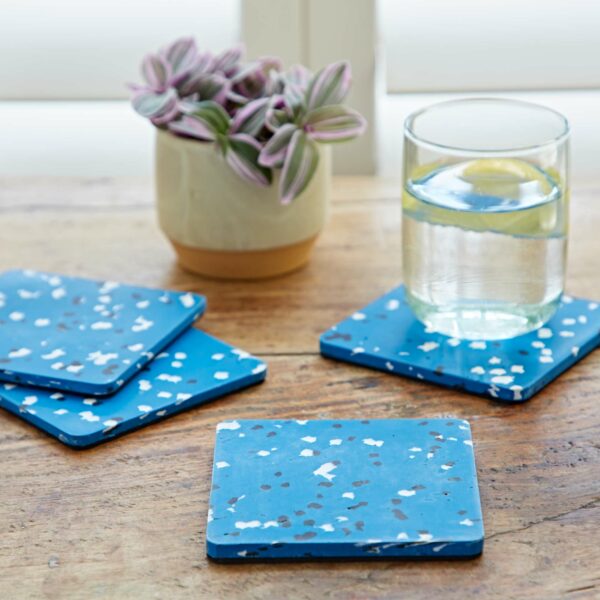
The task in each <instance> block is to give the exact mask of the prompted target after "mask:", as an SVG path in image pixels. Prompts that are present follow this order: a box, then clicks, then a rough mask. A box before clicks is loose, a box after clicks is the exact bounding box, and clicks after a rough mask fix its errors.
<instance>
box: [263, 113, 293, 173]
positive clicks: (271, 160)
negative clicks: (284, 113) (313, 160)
mask: <svg viewBox="0 0 600 600" xmlns="http://www.w3.org/2000/svg"><path fill="white" fill-rule="evenodd" d="M296 131H298V127H297V126H296V125H294V124H293V123H287V124H285V125H282V126H281V127H280V128H279V129H278V130H277V131H276V132H275V134H274V135H273V137H272V138H271V139H270V140H269V141H268V142H267V143H266V144H265V145H264V147H263V149H262V150H261V152H260V155H259V157H258V162H259V164H261V165H263V166H265V167H271V168H276V169H278V168H281V167H282V166H283V161H284V160H285V155H286V153H287V149H288V146H289V145H290V141H291V139H292V136H293V135H294V133H295V132H296Z"/></svg>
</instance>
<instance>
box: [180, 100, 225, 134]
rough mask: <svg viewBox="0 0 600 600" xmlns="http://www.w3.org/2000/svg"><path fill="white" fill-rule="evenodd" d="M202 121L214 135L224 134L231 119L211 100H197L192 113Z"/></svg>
mask: <svg viewBox="0 0 600 600" xmlns="http://www.w3.org/2000/svg"><path fill="white" fill-rule="evenodd" d="M190 116H194V117H197V118H199V119H201V120H202V121H204V122H205V123H206V124H207V126H208V127H209V128H210V129H211V130H212V131H213V132H214V133H215V134H216V135H225V134H226V133H227V132H228V131H229V125H230V122H231V119H230V118H229V115H228V114H227V112H225V109H224V108H223V107H222V106H221V105H220V104H217V103H216V102H213V101H212V100H205V101H203V102H197V103H196V105H195V107H194V112H193V113H192V115H190Z"/></svg>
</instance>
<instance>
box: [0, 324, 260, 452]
mask: <svg viewBox="0 0 600 600" xmlns="http://www.w3.org/2000/svg"><path fill="white" fill-rule="evenodd" d="M266 372H267V367H266V365H265V363H263V362H262V361H260V360H259V359H258V358H255V357H253V356H251V355H250V354H248V353H247V352H244V351H243V350H240V349H238V348H234V347H233V346H230V345H229V344H225V343H224V342H221V341H220V340H217V339H216V338H214V337H212V336H210V335H208V334H206V333H203V332H202V331H198V330H197V329H190V330H189V331H186V332H185V333H184V334H183V335H181V336H180V337H178V338H177V339H176V340H175V341H174V342H173V343H172V344H171V345H170V346H169V347H168V348H167V349H166V351H164V352H161V353H160V354H159V355H158V356H157V357H156V358H155V359H154V360H153V361H152V362H151V363H149V364H148V365H147V366H145V367H144V368H143V370H142V371H141V372H139V373H138V374H137V375H136V377H134V378H133V379H132V380H131V382H130V383H128V384H127V385H126V386H124V387H123V388H121V389H120V390H119V391H118V392H116V393H115V394H113V395H112V396H104V397H102V398H98V397H92V398H86V397H84V396H78V395H75V394H71V393H66V392H52V391H51V390H44V389H40V388H30V387H26V386H20V385H15V384H13V383H4V384H1V383H0V407H3V408H5V409H6V410H9V411H10V412H12V413H14V414H15V415H17V416H19V417H21V418H22V419H25V420H26V421H28V422H29V423H31V424H32V425H35V426H36V427H39V428H40V429H42V430H44V431H46V432H47V433H49V434H50V435H52V436H54V437H56V438H58V439H59V440H60V441H61V442H63V443H65V444H67V445H69V446H74V447H78V448H84V447H87V446H92V445H95V444H98V443H101V442H106V441H108V440H110V439H113V438H115V437H117V436H120V435H122V434H124V433H126V432H128V431H131V430H132V429H137V428H138V427H143V426H145V425H150V424H151V423H154V422H156V421H158V420H160V419H163V418H165V417H170V416H171V415H174V414H176V413H179V412H181V411H184V410H188V409H190V408H193V407H195V406H198V405H199V404H204V403H205V402H208V401H209V400H214V399H215V398H220V397H221V396H223V395H225V394H228V393H230V392H234V391H236V390H239V389H241V388H244V387H247V386H249V385H252V384H254V383H258V382H260V381H262V380H263V379H264V378H265V375H266Z"/></svg>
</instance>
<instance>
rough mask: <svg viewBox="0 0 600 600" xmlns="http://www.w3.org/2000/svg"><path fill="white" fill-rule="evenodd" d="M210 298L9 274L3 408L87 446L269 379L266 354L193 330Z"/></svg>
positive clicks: (0, 375)
mask: <svg viewBox="0 0 600 600" xmlns="http://www.w3.org/2000/svg"><path fill="white" fill-rule="evenodd" d="M205 306H206V302H205V299H204V297H202V296H199V295H197V294H191V293H188V292H174V291H167V290H154V289H148V288H141V287H133V286H128V285H122V284H118V283H116V282H111V281H92V280H88V279H81V278H76V277H64V276H60V275H54V274H49V273H38V272H34V271H9V272H7V273H4V274H2V275H0V380H4V382H3V383H2V382H0V406H2V407H3V408H5V409H7V410H9V411H11V412H13V413H14V414H16V415H18V416H20V417H21V418H23V419H25V420H26V421H28V422H30V423H32V424H33V425H36V426H37V427H39V428H40V429H43V430H44V431H46V432H47V433H49V434H50V435H53V436H55V437H57V438H58V439H59V440H61V441H62V442H64V443H65V444H68V445H70V446H76V447H87V446H91V445H94V444H97V443H99V442H103V441H106V440H109V439H111V438H114V437H116V436H118V435H121V434H123V433H125V432H127V431H130V430H132V429H135V428H138V427H141V426H143V425H147V424H149V423H152V422H154V421H156V420H158V419H162V418H164V417H167V416H170V415H173V414H175V413H177V412H180V411H182V410H186V409H188V408H192V407H193V406H196V405H198V404H202V403H204V402H207V401H208V400H212V399H214V398H217V397H220V396H222V395H223V394H226V393H229V392H232V391H235V390H237V389H240V388H242V387H245V386H248V385H251V384H253V383H257V382H259V381H262V380H263V379H264V377H265V374H266V365H265V364H264V363H263V362H261V361H260V360H258V359H257V358H254V357H252V356H250V355H249V354H248V353H247V352H244V351H243V350H240V349H237V348H234V347H232V346H230V345H228V344H225V343H224V342H221V341H219V340H217V339H215V338H213V337H211V336H209V335H207V334H205V333H203V332H201V331H198V330H195V329H190V326H191V325H192V323H193V322H194V321H195V320H196V319H197V318H198V317H199V316H200V315H201V314H202V313H203V312H204V309H205ZM184 332H185V333H184ZM34 386H35V387H34Z"/></svg>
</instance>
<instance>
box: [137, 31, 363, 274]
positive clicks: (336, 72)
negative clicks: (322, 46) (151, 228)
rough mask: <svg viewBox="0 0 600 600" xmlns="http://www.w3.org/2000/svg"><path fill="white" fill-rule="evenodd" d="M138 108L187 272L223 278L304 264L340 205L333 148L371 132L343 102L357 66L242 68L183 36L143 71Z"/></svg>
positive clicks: (262, 62) (170, 233) (236, 54)
mask: <svg viewBox="0 0 600 600" xmlns="http://www.w3.org/2000/svg"><path fill="white" fill-rule="evenodd" d="M142 75H143V77H144V80H145V84H143V85H141V86H137V85H135V86H132V89H133V97H132V104H133V107H134V108H135V110H136V111H137V112H138V113H139V114H141V115H142V116H144V117H146V118H148V119H150V121H151V122H152V123H153V124H154V125H155V126H156V164H155V177H156V196H157V206H158V216H159V222H160V225H161V227H162V229H163V231H164V233H165V234H166V235H167V237H168V238H169V240H170V241H171V243H172V245H173V247H174V248H175V251H176V252H177V255H178V257H179V261H180V264H181V265H182V266H183V267H184V268H186V269H188V270H191V271H194V272H196V273H201V274H204V275H209V276H213V277H222V278H260V277H270V276H273V275H279V274H282V273H286V272H289V271H292V270H294V269H296V268H298V267H300V266H301V265H303V264H305V263H306V261H307V260H308V258H309V255H310V251H311V249H312V246H313V244H314V242H315V240H316V238H317V236H318V234H319V232H320V231H321V229H322V228H323V225H324V223H325V220H326V215H327V207H328V202H329V188H330V180H331V151H330V147H329V146H328V145H327V144H328V143H329V142H341V141H345V140H349V139H351V138H353V137H355V136H357V135H360V134H361V133H362V132H363V131H364V129H365V126H366V122H365V119H364V118H363V117H362V116H361V115H359V114H358V113H357V112H356V111H354V110H352V109H350V108H347V107H345V106H343V105H342V104H341V102H342V101H343V100H344V98H345V97H346V95H347V93H348V91H349V88H350V82H351V74H350V66H349V65H348V63H347V62H343V61H342V62H337V63H334V64H331V65H329V66H326V67H325V68H323V69H321V70H320V71H319V72H318V73H316V74H314V75H313V74H311V73H310V72H309V71H308V69H306V68H304V67H302V66H294V67H292V68H290V69H289V70H287V71H284V70H283V68H282V64H281V61H280V60H279V59H277V58H271V57H265V58H261V59H259V60H257V61H254V62H251V63H249V64H243V63H242V52H241V49H240V48H234V49H231V50H227V51H225V52H223V53H222V54H219V55H217V56H213V55H212V54H210V53H201V52H199V51H198V49H197V46H196V43H195V41H194V40H193V39H192V38H182V39H179V40H177V41H175V42H173V43H172V44H170V45H169V46H167V47H166V48H164V49H162V50H160V51H159V52H158V53H156V54H150V55H148V56H146V58H145V59H144V61H143V63H142Z"/></svg>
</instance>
